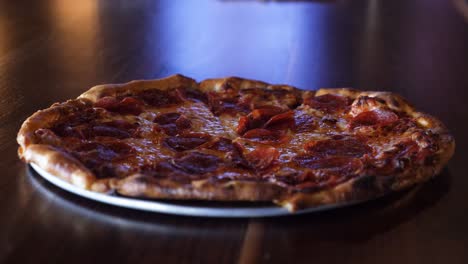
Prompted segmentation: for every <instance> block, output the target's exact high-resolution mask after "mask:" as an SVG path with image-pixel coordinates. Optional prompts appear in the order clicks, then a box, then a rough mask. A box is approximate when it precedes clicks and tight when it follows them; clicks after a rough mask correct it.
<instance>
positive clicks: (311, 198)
mask: <svg viewBox="0 0 468 264" xmlns="http://www.w3.org/2000/svg"><path fill="white" fill-rule="evenodd" d="M17 141H18V143H19V145H20V147H19V151H18V152H19V156H20V158H21V159H22V160H24V161H25V162H29V163H35V164H36V165H38V166H39V167H40V168H42V169H44V170H45V171H47V172H50V173H51V174H53V175H55V176H56V177H59V178H60V179H62V180H64V181H67V182H69V183H71V184H73V185H75V186H77V187H79V188H83V189H87V190H91V191H94V192H99V193H105V194H109V195H120V196H125V197H134V198H136V199H169V200H210V201H225V202H232V201H251V202H259V201H271V202H273V203H275V204H277V205H279V206H283V207H285V208H287V209H288V210H290V211H296V210H298V209H303V208H311V207H317V206H323V205H331V204H340V203H347V202H354V201H363V200H368V199H372V198H375V197H379V196H382V195H384V194H387V193H389V192H395V191H398V190H401V189H404V188H407V187H410V186H413V185H415V184H419V183H423V182H425V181H427V180H428V179H430V178H431V177H433V176H435V175H437V174H439V173H440V171H441V170H442V168H443V167H444V166H445V165H446V164H447V162H448V161H449V159H450V158H451V156H452V155H453V152H454V149H455V141H454V138H453V137H452V136H451V135H450V133H449V131H448V130H447V128H446V127H445V126H444V125H443V124H442V123H441V122H440V121H439V120H438V119H436V118H435V117H433V116H431V115H428V114H425V113H422V112H419V111H417V110H416V109H415V108H414V107H413V106H412V105H411V104H409V103H408V102H407V101H406V100H405V99H403V98H402V97H401V96H399V95H397V94H394V93H391V92H373V91H359V90H355V89H348V88H338V89H319V90H316V91H311V90H300V89H298V88H295V87H292V86H289V85H271V84H268V83H265V82H261V81H254V80H248V79H242V78H237V77H229V78H222V79H208V80H204V81H202V82H200V83H197V82H196V81H195V80H193V79H191V78H188V77H185V76H182V75H174V76H170V77H167V78H164V79H158V80H140V81H132V82H129V83H126V84H110V85H99V86H96V87H93V88H91V89H90V90H88V91H86V92H85V93H83V94H82V95H80V96H79V97H78V98H77V99H72V100H68V101H66V102H63V103H55V104H53V105H52V106H51V107H49V108H47V109H45V110H40V111H38V112H36V113H34V114H33V115H32V116H31V117H29V118H28V119H27V120H26V121H25V122H24V123H23V125H22V127H21V129H20V131H19V133H18V137H17Z"/></svg>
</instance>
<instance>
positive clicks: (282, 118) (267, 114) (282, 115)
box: [236, 106, 294, 135]
mask: <svg viewBox="0 0 468 264" xmlns="http://www.w3.org/2000/svg"><path fill="white" fill-rule="evenodd" d="M291 124H292V126H294V113H293V112H292V111H287V112H285V110H284V109H282V108H280V107H276V106H267V107H264V108H259V109H255V110H253V111H252V112H250V113H249V114H248V115H247V116H241V117H240V118H239V123H238V126H237V129H236V132H237V133H238V134H240V135H242V134H244V133H245V132H246V131H248V130H251V129H255V128H276V129H281V128H286V127H291Z"/></svg>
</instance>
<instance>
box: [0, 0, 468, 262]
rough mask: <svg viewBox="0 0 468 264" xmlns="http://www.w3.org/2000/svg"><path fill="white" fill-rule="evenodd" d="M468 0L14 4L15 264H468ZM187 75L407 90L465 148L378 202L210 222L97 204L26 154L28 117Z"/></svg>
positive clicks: (2, 247)
mask: <svg viewBox="0 0 468 264" xmlns="http://www.w3.org/2000/svg"><path fill="white" fill-rule="evenodd" d="M460 3H461V1H443V0H432V1H428V0H412V1H408V0H392V1H378V0H340V1H323V0H322V1H248V0H247V1H211V0H200V1H196V0H193V1H191V0H187V1H149V0H148V1H145V0H133V1H130V0H128V1H126V0H119V1H111V0H80V1H72V0H44V1H23V0H19V1H0V157H1V158H0V171H1V172H2V175H1V177H0V214H1V217H0V263H96V262H97V263H99V262H106V263H107V262H115V263H312V262H313V263H338V262H339V263H362V264H365V263H451V264H452V263H468V252H467V251H466V248H467V245H468V204H467V203H466V202H465V201H466V198H467V195H466V186H468V178H467V177H466V175H467V173H468V169H467V168H468V167H467V165H466V156H468V140H467V137H466V135H468V125H467V122H466V120H468V108H467V107H466V102H467V101H468V93H467V92H466V90H467V89H468V72H467V69H468V49H467V47H468V24H467V22H466V19H465V17H464V16H463V14H464V13H463V12H461V11H460V6H461V5H460ZM174 73H182V74H184V75H187V76H191V77H194V78H196V79H198V80H201V79H205V78H211V77H224V76H231V75H237V76H242V77H246V78H253V79H260V80H264V81H267V82H270V83H288V84H292V85H295V86H298V87H300V88H304V89H317V88H319V87H356V88H361V89H364V90H371V89H372V90H388V91H393V92H397V93H400V94H402V95H403V96H405V97H406V98H407V99H408V100H409V101H411V102H413V103H414V104H415V106H416V107H417V108H419V109H421V110H423V111H425V112H429V113H431V114H433V115H436V116H438V117H439V118H440V119H441V120H442V121H443V122H444V123H445V124H446V125H447V126H448V127H449V128H450V129H451V130H452V132H453V134H454V136H455V138H456V141H457V150H456V153H455V156H454V158H453V159H452V161H451V162H450V163H449V166H448V167H447V168H446V169H445V170H444V172H443V173H442V174H441V175H439V177H437V178H435V179H434V180H433V181H431V182H429V183H428V184H425V185H423V186H421V187H420V188H417V189H412V190H411V191H409V192H403V193H399V194H395V195H391V196H389V197H385V198H384V199H379V200H376V201H372V202H369V203H366V204H363V205H359V206H353V207H350V208H344V209H340V210H335V211H330V212H324V213H320V214H310V215H302V216H292V217H280V218H271V219H205V218H191V217H177V216H169V215H162V214H155V213H145V212H138V211H132V210H127V209H122V208H115V207H111V206H107V205H102V204H98V203H95V202H92V201H88V200H86V199H83V198H80V197H77V196H75V195H71V194H68V193H66V192H65V191H62V190H60V189H58V188H56V187H54V186H52V185H50V184H48V183H47V182H45V181H44V180H43V179H41V178H40V177H39V176H37V175H36V174H35V173H33V172H31V171H29V169H28V168H27V167H26V166H25V164H23V163H21V161H19V160H18V158H17V155H16V151H17V144H16V142H15V137H16V133H17V131H18V129H19V126H20V124H21V123H22V121H23V120H24V119H25V118H26V117H27V116H29V115H31V114H32V113H33V112H35V111H36V110H38V109H41V108H45V107H47V106H49V105H50V104H52V103H53V102H56V101H63V100H66V99H68V98H74V97H76V96H78V95H79V94H81V93H82V92H83V91H85V90H87V89H88V88H89V87H91V86H94V85H97V84H102V83H116V82H127V81H130V80H133V79H143V78H159V77H164V76H168V75H171V74H174Z"/></svg>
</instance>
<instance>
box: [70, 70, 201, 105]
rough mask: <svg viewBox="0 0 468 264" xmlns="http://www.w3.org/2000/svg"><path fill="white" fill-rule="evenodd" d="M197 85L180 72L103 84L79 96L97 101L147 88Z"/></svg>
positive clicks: (159, 88) (161, 88) (163, 88)
mask: <svg viewBox="0 0 468 264" xmlns="http://www.w3.org/2000/svg"><path fill="white" fill-rule="evenodd" d="M182 86H184V87H192V88H195V87H197V82H196V81H195V80H194V79H192V78H189V77H185V76H183V75H180V74H175V75H171V76H169V77H166V78H162V79H154V80H135V81H131V82H128V83H124V84H102V85H97V86H94V87H92V88H91V89H89V90H88V91H86V92H84V93H83V94H81V95H80V96H79V97H78V98H85V99H88V100H91V101H92V102H96V101H97V100H98V99H99V98H102V97H104V96H117V95H122V94H126V93H129V92H139V91H145V90H152V89H158V90H167V89H170V88H175V87H182Z"/></svg>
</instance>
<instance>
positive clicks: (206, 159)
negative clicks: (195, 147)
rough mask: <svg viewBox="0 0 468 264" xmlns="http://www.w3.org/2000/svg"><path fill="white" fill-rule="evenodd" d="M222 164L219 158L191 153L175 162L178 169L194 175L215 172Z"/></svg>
mask: <svg viewBox="0 0 468 264" xmlns="http://www.w3.org/2000/svg"><path fill="white" fill-rule="evenodd" d="M221 162H222V161H221V159H219V158H218V157H216V156H214V155H210V154H206V153H201V152H190V153H188V154H187V155H185V156H184V157H182V158H180V159H177V160H174V164H175V166H176V167H178V168H180V169H182V170H183V171H185V172H187V173H194V174H204V173H208V172H213V171H215V170H216V169H217V168H218V165H219V164H220V163H221Z"/></svg>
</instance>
